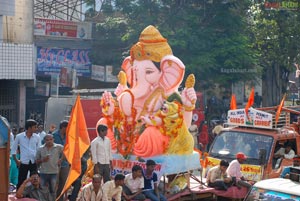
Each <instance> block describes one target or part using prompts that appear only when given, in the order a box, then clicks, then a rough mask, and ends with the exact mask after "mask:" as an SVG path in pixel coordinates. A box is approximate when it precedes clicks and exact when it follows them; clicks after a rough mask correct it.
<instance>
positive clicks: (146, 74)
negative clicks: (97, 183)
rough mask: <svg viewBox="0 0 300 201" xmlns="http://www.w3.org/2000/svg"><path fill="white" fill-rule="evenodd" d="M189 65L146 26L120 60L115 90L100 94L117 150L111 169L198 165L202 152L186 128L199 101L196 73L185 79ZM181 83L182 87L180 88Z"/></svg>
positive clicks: (164, 171) (173, 169)
mask: <svg viewBox="0 0 300 201" xmlns="http://www.w3.org/2000/svg"><path fill="white" fill-rule="evenodd" d="M184 78H185V65H184V64H183V62H182V61H181V60H180V59H179V58H177V57H176V56H175V55H173V52H172V49H171V47H170V46H169V44H168V41H167V39H166V38H164V37H163V36H162V35H161V33H160V32H159V31H158V30H157V29H156V28H155V27H154V26H152V25H150V26H148V27H146V28H145V29H144V30H143V31H142V32H141V34H140V37H139V39H138V41H137V42H136V43H135V44H134V45H133V46H132V47H131V49H130V55H129V56H128V57H126V58H125V59H124V61H123V63H122V66H121V71H120V72H119V74H118V80H119V84H118V86H117V87H116V89H115V91H114V93H111V92H107V91H105V92H104V93H103V95H102V99H101V103H100V104H101V108H102V113H103V117H102V118H101V119H100V120H99V121H98V123H97V126H98V125H99V124H104V125H107V127H108V133H107V137H108V138H109V139H110V141H111V147H112V150H113V153H114V154H113V158H114V160H113V167H114V171H113V175H115V174H117V173H123V174H126V173H129V172H131V168H132V166H133V165H136V164H138V165H140V166H142V167H143V168H146V166H145V163H146V161H147V160H148V159H152V160H154V161H155V162H156V163H157V166H156V172H157V173H158V174H159V175H160V176H163V175H171V174H178V173H182V172H187V171H189V170H194V169H199V168H200V156H199V153H198V152H197V151H194V140H193V137H192V135H191V134H190V133H189V131H188V128H189V127H190V125H191V121H192V112H193V110H194V108H195V103H196V99H197V96H196V92H195V89H194V85H195V81H196V79H195V77H194V75H193V74H190V75H188V76H187V77H186V78H185V80H184ZM180 85H183V86H184V89H183V90H182V91H181V92H179V91H178V88H179V86H180Z"/></svg>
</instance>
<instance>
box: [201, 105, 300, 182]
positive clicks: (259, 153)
mask: <svg viewBox="0 0 300 201" xmlns="http://www.w3.org/2000/svg"><path fill="white" fill-rule="evenodd" d="M276 112H277V107H268V108H257V109H254V108H250V109H249V110H248V112H246V110H245V109H236V110H229V111H228V117H227V123H226V124H225V126H224V128H223V129H222V131H221V133H219V134H218V135H217V136H216V137H215V139H214V141H213V143H212V145H211V147H210V150H209V152H208V157H207V159H206V160H207V163H206V168H205V170H204V172H207V170H208V169H209V168H211V167H213V166H215V165H218V164H219V161H220V160H221V159H225V160H227V161H229V162H230V161H232V160H234V159H236V158H235V156H236V154H237V153H238V152H243V153H244V154H246V156H247V160H246V162H245V163H244V164H242V165H241V167H242V173H243V175H244V177H245V178H247V180H249V181H253V182H257V181H260V180H264V179H269V178H276V177H279V175H280V173H281V171H282V169H283V167H285V166H290V165H292V163H293V160H292V159H286V158H282V159H279V160H275V159H274V154H275V153H276V151H277V150H278V149H279V148H280V147H282V144H284V143H287V142H288V143H290V144H291V145H292V149H293V150H294V151H295V154H297V155H299V154H300V134H299V133H298V130H299V127H298V125H297V124H296V123H293V122H292V120H291V116H293V115H299V114H300V112H299V111H298V108H288V107H283V108H282V111H281V113H280V116H279V118H278V120H277V121H276V118H275V116H276ZM204 174H205V173H204Z"/></svg>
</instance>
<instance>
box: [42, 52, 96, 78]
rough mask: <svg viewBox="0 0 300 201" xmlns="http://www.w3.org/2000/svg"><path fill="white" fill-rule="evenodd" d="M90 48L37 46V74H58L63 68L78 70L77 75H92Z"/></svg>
mask: <svg viewBox="0 0 300 201" xmlns="http://www.w3.org/2000/svg"><path fill="white" fill-rule="evenodd" d="M89 52H90V50H89V49H69V48H63V49H60V48H44V47H38V48H37V75H58V74H60V72H61V68H63V67H64V68H68V69H74V70H76V73H77V76H84V77H90V76H91V67H92V64H91V62H90V59H89Z"/></svg>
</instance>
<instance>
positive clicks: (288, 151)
mask: <svg viewBox="0 0 300 201" xmlns="http://www.w3.org/2000/svg"><path fill="white" fill-rule="evenodd" d="M294 156H295V152H294V150H293V149H292V144H291V143H289V142H287V143H286V144H285V146H284V147H282V148H280V149H279V150H278V151H277V152H276V153H275V155H274V158H277V159H279V158H286V159H293V158H294Z"/></svg>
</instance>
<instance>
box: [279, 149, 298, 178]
mask: <svg viewBox="0 0 300 201" xmlns="http://www.w3.org/2000/svg"><path fill="white" fill-rule="evenodd" d="M291 167H300V156H297V155H295V156H294V158H293V166H288V167H285V168H284V169H283V170H282V172H281V174H280V177H281V178H289V176H290V172H291Z"/></svg>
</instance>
